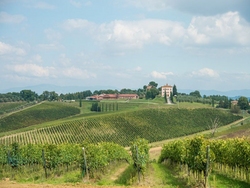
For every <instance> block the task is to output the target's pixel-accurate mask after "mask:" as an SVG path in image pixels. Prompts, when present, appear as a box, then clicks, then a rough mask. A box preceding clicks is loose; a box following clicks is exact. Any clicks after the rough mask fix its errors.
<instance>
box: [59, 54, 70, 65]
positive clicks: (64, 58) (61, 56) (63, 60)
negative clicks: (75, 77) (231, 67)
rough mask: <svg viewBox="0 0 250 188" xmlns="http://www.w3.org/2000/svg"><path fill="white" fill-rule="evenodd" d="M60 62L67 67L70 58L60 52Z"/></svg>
mask: <svg viewBox="0 0 250 188" xmlns="http://www.w3.org/2000/svg"><path fill="white" fill-rule="evenodd" d="M59 61H60V64H61V65H63V66H65V67H67V66H70V65H71V59H70V58H67V57H66V55H65V54H61V55H60V59H59Z"/></svg>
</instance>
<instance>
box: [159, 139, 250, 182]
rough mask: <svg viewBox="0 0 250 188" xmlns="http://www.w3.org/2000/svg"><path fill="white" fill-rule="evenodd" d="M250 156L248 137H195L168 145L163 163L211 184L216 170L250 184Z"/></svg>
mask: <svg viewBox="0 0 250 188" xmlns="http://www.w3.org/2000/svg"><path fill="white" fill-rule="evenodd" d="M249 159H250V141H249V140H247V139H244V138H237V139H228V140H207V139H204V138H203V137H195V138H193V139H185V140H176V141H173V142H170V143H168V144H166V145H165V146H164V147H163V150H162V152H161V156H160V157H159V163H162V162H165V163H168V164H169V165H170V166H173V167H176V168H177V169H178V170H179V171H180V172H182V173H184V174H187V176H188V177H190V176H191V177H193V178H195V179H196V181H198V182H200V183H202V184H206V185H205V186H207V185H208V182H207V181H208V176H209V173H211V172H212V171H214V172H217V173H220V174H225V175H226V176H230V177H231V178H236V179H239V180H241V181H244V182H248V183H249V182H250V174H249V168H250V160H249Z"/></svg>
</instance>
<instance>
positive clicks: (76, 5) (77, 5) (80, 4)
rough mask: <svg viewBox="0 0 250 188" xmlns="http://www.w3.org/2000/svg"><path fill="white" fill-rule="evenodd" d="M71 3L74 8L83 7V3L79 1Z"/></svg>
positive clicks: (71, 1)
mask: <svg viewBox="0 0 250 188" xmlns="http://www.w3.org/2000/svg"><path fill="white" fill-rule="evenodd" d="M69 2H70V4H72V5H73V6H75V7H77V8H80V7H81V6H82V3H81V2H79V1H74V0H70V1H69Z"/></svg>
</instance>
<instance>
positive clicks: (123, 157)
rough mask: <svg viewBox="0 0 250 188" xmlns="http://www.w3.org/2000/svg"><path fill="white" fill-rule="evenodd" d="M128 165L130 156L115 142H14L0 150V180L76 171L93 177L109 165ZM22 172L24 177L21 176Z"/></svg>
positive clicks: (49, 175) (45, 176) (46, 176)
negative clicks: (123, 162) (124, 163)
mask: <svg viewBox="0 0 250 188" xmlns="http://www.w3.org/2000/svg"><path fill="white" fill-rule="evenodd" d="M119 161H125V162H127V163H131V161H132V159H131V156H130V155H129V153H128V152H127V151H126V150H125V149H124V148H123V147H122V146H119V145H117V144H114V143H105V142H102V143H98V144H92V143H88V142H83V143H82V144H62V145H55V144H44V145H32V144H29V145H26V146H20V145H19V144H17V143H13V144H12V145H10V146H1V147H0V165H1V170H0V178H1V179H2V178H3V177H12V178H14V177H15V176H17V175H20V174H22V176H25V175H26V176H27V177H23V178H35V177H36V178H38V177H39V178H41V177H43V178H49V177H53V176H60V175H61V174H63V173H66V172H68V171H72V170H78V171H79V172H81V173H79V174H81V176H79V179H78V181H79V180H80V179H81V177H83V176H88V177H90V178H94V177H95V176H96V174H98V173H104V172H105V170H107V168H108V166H109V165H110V164H111V163H114V162H115V163H117V162H119ZM24 172H25V174H24Z"/></svg>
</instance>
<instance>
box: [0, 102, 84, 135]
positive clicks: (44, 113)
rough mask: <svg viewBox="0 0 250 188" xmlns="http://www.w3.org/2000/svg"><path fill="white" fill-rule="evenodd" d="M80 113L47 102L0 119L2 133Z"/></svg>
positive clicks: (61, 105) (72, 108) (76, 110)
mask: <svg viewBox="0 0 250 188" xmlns="http://www.w3.org/2000/svg"><path fill="white" fill-rule="evenodd" d="M79 113H80V110H79V108H76V107H72V106H68V105H64V104H62V103H58V102H45V103H42V104H39V105H36V106H34V107H32V108H28V109H26V110H23V111H20V112H17V113H14V114H11V115H9V116H6V117H4V118H2V119H0V132H6V131H11V130H16V129H20V128H24V127H28V126H31V125H35V124H40V123H44V122H48V121H53V120H57V119H61V118H65V117H68V116H72V115H76V114H79Z"/></svg>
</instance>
